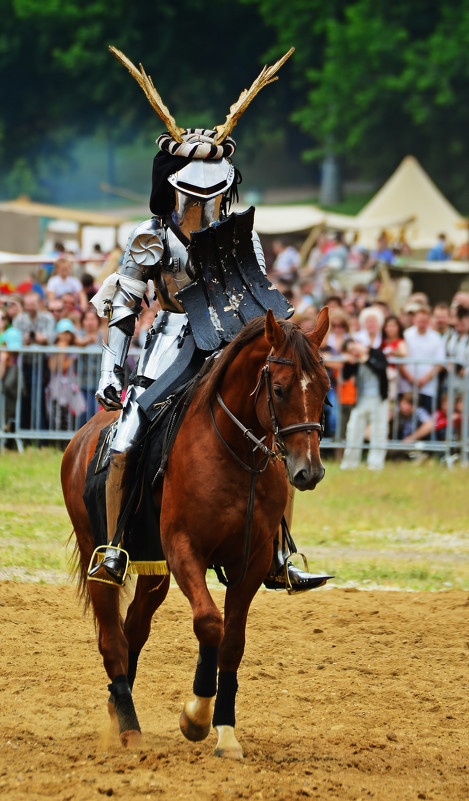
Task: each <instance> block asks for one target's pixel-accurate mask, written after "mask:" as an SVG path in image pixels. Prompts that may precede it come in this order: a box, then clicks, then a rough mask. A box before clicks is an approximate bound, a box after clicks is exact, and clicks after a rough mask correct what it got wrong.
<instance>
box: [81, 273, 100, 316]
mask: <svg viewBox="0 0 469 801" xmlns="http://www.w3.org/2000/svg"><path fill="white" fill-rule="evenodd" d="M81 285H82V288H83V292H84V293H85V295H86V300H87V303H89V302H90V300H91V298H93V297H94V296H95V295H96V292H97V291H98V286H97V284H95V282H94V277H93V276H92V275H91V274H90V273H83V275H82V276H81ZM83 311H84V309H83Z"/></svg>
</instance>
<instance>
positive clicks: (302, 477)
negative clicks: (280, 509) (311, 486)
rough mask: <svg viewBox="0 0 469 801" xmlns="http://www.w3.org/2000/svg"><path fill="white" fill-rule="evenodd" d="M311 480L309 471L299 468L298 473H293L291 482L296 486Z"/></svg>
mask: <svg viewBox="0 0 469 801" xmlns="http://www.w3.org/2000/svg"><path fill="white" fill-rule="evenodd" d="M310 480H311V473H310V471H309V470H299V471H298V473H296V474H295V476H294V479H293V483H294V484H295V486H296V487H301V486H303V485H304V484H307V483H309V481H310Z"/></svg>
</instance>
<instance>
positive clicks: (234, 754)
mask: <svg viewBox="0 0 469 801" xmlns="http://www.w3.org/2000/svg"><path fill="white" fill-rule="evenodd" d="M214 754H215V756H217V757H224V758H225V759H244V754H243V752H242V751H241V748H215V751H214Z"/></svg>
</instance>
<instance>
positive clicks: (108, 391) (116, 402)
mask: <svg viewBox="0 0 469 801" xmlns="http://www.w3.org/2000/svg"><path fill="white" fill-rule="evenodd" d="M123 389H124V371H123V369H122V368H121V367H114V369H113V370H102V371H101V377H100V379H99V384H98V389H97V390H96V400H97V401H98V403H99V404H101V406H102V407H103V409H104V410H105V411H106V412H114V411H115V410H116V409H122V402H121V396H122V390H123Z"/></svg>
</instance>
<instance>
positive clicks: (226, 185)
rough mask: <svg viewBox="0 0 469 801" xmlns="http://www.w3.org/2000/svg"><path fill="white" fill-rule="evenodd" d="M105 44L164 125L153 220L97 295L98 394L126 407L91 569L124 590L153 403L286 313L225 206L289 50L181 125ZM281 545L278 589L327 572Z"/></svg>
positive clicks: (107, 404)
mask: <svg viewBox="0 0 469 801" xmlns="http://www.w3.org/2000/svg"><path fill="white" fill-rule="evenodd" d="M110 49H111V51H112V52H113V53H114V55H115V56H116V57H117V58H118V59H119V60H120V61H122V63H124V64H125V66H126V67H127V68H128V69H129V71H130V72H131V74H132V75H133V77H135V78H136V80H137V81H138V82H139V84H140V85H141V86H142V88H143V89H144V91H145V93H146V95H147V97H148V99H149V100H150V102H151V104H152V105H153V107H154V108H155V110H156V111H157V113H158V114H159V116H160V117H161V118H162V119H163V120H164V121H165V122H166V123H167V125H168V132H167V133H164V134H163V135H162V136H160V137H159V139H158V140H157V143H158V145H159V148H160V150H159V152H158V153H157V155H156V156H155V158H154V163H153V174H152V193H151V198H150V210H151V212H152V214H153V217H152V218H151V219H149V220H147V221H145V222H143V223H142V224H141V225H139V226H138V227H137V228H136V229H135V230H134V231H133V232H132V234H131V235H130V237H129V240H128V243H127V247H126V250H125V253H124V256H123V260H122V263H121V266H120V267H119V269H118V271H117V272H116V273H114V274H113V275H111V276H109V277H108V278H107V279H106V281H105V282H104V283H103V285H102V287H101V289H100V290H99V292H98V293H97V295H96V296H95V297H94V298H93V299H92V302H93V303H94V304H95V306H96V308H97V310H98V313H99V314H100V315H101V316H106V317H107V318H108V323H109V329H108V330H109V333H108V342H107V344H103V356H102V365H101V377H100V381H99V386H98V389H97V393H96V398H97V400H98V402H99V403H100V404H101V406H102V407H103V408H104V409H105V410H107V411H115V410H118V409H121V413H120V417H119V419H118V422H117V425H116V427H115V432H114V435H113V439H112V445H111V454H110V462H109V473H108V478H107V481H106V517H107V542H108V543H109V545H108V546H107V547H106V550H105V553H104V557H103V559H102V560H101V561H100V562H98V563H97V564H96V565H94V566H93V567H92V568H91V569H90V571H89V577H90V578H91V579H93V578H97V579H100V578H101V577H104V578H105V580H107V581H111V582H115V583H116V585H117V586H119V585H120V584H121V583H122V581H123V577H124V575H125V571H126V563H127V560H126V554H125V551H123V550H121V549H120V548H118V547H115V542H114V545H113V546H112V545H111V543H112V542H113V540H115V533H116V529H117V526H118V521H119V517H120V515H121V513H122V510H123V508H124V506H125V504H126V501H127V499H128V497H129V494H130V489H131V486H132V480H133V478H134V477H135V465H136V459H137V456H138V452H139V445H140V443H141V442H142V441H143V438H144V437H145V435H146V433H147V431H148V428H149V426H150V424H151V423H152V420H153V419H154V418H155V416H156V413H155V409H158V407H159V405H161V403H163V402H164V401H165V400H166V399H167V398H168V397H169V396H170V395H171V394H172V393H173V392H174V391H175V390H176V389H177V388H178V387H180V386H182V385H184V384H185V383H186V382H187V381H189V380H190V379H191V378H193V377H194V376H195V375H196V374H197V372H199V370H200V369H201V367H202V365H203V364H204V362H205V360H206V359H207V358H208V357H209V356H210V355H211V354H213V353H214V352H216V351H217V350H219V349H220V348H222V347H223V346H224V345H225V344H226V343H227V342H229V341H231V339H233V338H234V337H235V336H236V334H237V333H238V332H239V331H240V330H241V328H242V327H243V325H245V324H246V322H248V321H249V320H251V319H253V318H254V317H256V316H258V315H260V314H265V313H266V311H267V309H268V308H272V310H273V311H274V314H275V315H276V316H277V317H278V318H285V317H289V316H290V315H291V314H292V313H293V308H291V306H290V305H289V303H288V302H287V301H286V299H285V298H284V297H283V296H282V295H281V294H280V292H278V290H276V289H275V288H274V287H273V286H272V285H271V284H270V282H269V281H268V279H267V277H266V274H265V262H264V254H263V251H262V246H261V244H260V241H259V237H258V236H257V234H256V233H255V232H254V231H253V230H252V224H253V215H254V209H249V210H248V211H247V212H245V213H244V214H229V210H230V206H231V202H232V201H233V199H234V198H235V197H236V196H237V189H236V187H237V183H238V182H239V181H240V176H239V173H238V171H237V170H236V169H235V167H234V166H233V165H232V164H231V157H232V155H233V153H234V151H235V142H234V141H233V139H231V138H230V136H229V133H231V130H232V128H233V127H234V125H235V124H236V121H237V119H238V117H239V116H240V114H241V113H242V111H243V110H244V108H246V107H247V105H248V103H249V102H250V99H252V97H253V96H254V95H255V94H257V92H258V91H259V90H260V89H261V88H262V86H265V85H266V83H270V82H271V81H272V80H275V79H276V78H274V77H273V75H274V73H275V72H276V71H277V70H278V69H279V67H280V66H281V65H282V64H283V63H284V61H285V60H286V59H287V58H288V56H289V55H290V53H291V52H292V51H290V52H289V53H288V54H287V55H286V56H284V57H283V59H281V60H280V61H278V62H277V63H276V64H275V65H274V66H273V67H270V68H269V69H266V68H265V69H264V70H263V72H262V73H261V75H260V76H259V78H258V79H257V80H256V81H255V82H254V84H253V85H252V87H251V89H250V90H249V91H248V92H246V90H245V92H243V93H242V95H241V97H240V100H239V101H238V103H237V104H235V105H234V106H232V107H231V109H230V114H229V115H228V117H227V119H226V122H225V123H224V124H223V125H222V126H218V127H216V128H215V129H213V130H212V129H193V128H191V129H181V128H179V127H178V126H177V125H176V123H175V121H174V119H173V118H172V117H171V115H170V114H169V111H168V109H167V108H166V107H165V106H164V105H163V103H162V101H161V98H160V96H159V95H158V93H157V92H156V90H155V88H154V86H153V83H152V82H151V79H150V78H149V77H148V76H147V75H146V74H145V72H144V70H143V68H142V67H141V66H140V70H138V69H137V68H136V67H135V66H134V65H133V64H132V63H131V62H130V61H129V60H128V59H127V58H126V57H125V56H124V55H123V54H122V53H120V51H118V50H116V49H115V48H110ZM240 104H241V105H242V106H243V108H242V109H241V111H240V110H239V106H240ZM150 280H152V281H153V285H154V287H155V293H156V296H157V298H158V301H159V305H160V307H161V311H159V312H158V314H157V315H156V317H155V321H154V323H153V325H152V327H151V328H150V330H149V332H148V334H147V338H146V342H145V345H144V347H143V349H142V353H141V355H140V358H139V361H138V365H137V368H136V370H135V371H134V374H133V375H132V376H131V379H130V383H129V386H128V388H127V392H126V396H125V402H124V404H122V402H121V397H122V392H123V388H124V366H125V363H126V359H127V353H128V350H129V346H130V343H131V341H132V336H133V333H134V329H135V320H136V318H137V317H138V315H139V314H140V312H141V311H142V301H143V300H144V299H145V298H146V295H145V293H146V291H147V284H148V281H150ZM285 516H286V517H287V519H288V517H290V518H291V510H290V511H288V510H286V513H285ZM284 541H285V540H284V539H279V543H280V544H279V545H278V546H277V547H275V548H274V559H273V563H272V567H271V570H270V572H269V576H268V577H267V579H266V585H267V586H268V587H276V588H279V589H282V588H284V587H285V586H286V584H288V586H289V588H290V589H292V590H295V591H296V590H306V589H312V588H313V587H317V586H320V585H321V584H323V583H324V577H322V576H317V575H312V574H310V573H307V572H305V571H303V570H300V569H298V568H297V567H295V566H294V565H293V564H292V563H291V562H290V560H289V556H290V551H291V548H290V551H289V550H288V549H287V548H286V547H285V546H283V545H282V543H284ZM290 545H291V543H290ZM293 548H294V546H293Z"/></svg>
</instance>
